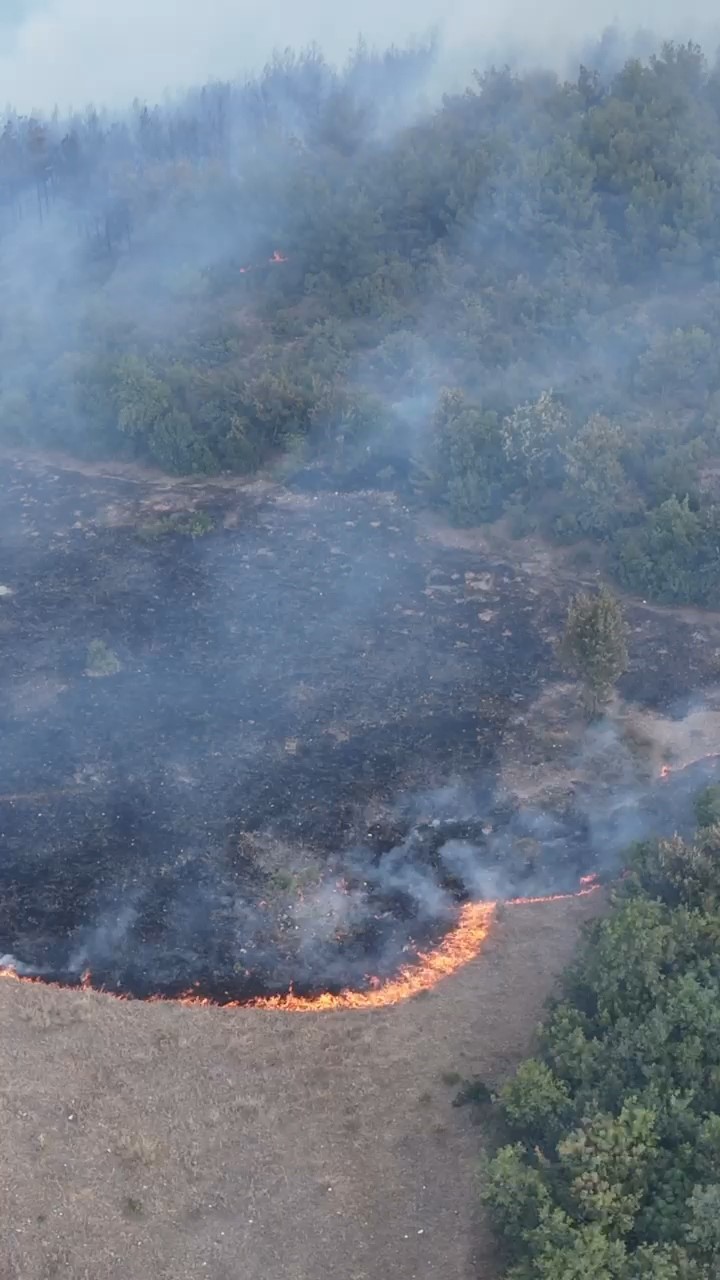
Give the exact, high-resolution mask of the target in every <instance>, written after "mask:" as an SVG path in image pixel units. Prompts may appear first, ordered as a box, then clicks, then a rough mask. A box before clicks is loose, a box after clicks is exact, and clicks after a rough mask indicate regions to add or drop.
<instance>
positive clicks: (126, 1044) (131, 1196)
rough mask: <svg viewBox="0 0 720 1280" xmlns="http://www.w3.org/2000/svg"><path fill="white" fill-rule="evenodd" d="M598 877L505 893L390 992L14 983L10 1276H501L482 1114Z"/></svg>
mask: <svg viewBox="0 0 720 1280" xmlns="http://www.w3.org/2000/svg"><path fill="white" fill-rule="evenodd" d="M601 905H602V903H601V898H600V895H595V896H593V897H591V898H587V899H573V900H570V901H561V902H555V903H549V904H543V905H532V906H523V907H513V908H511V909H507V910H506V912H505V913H504V915H503V917H502V918H501V919H500V920H499V921H498V922H497V923H496V925H495V928H494V930H493V933H492V935H491V937H490V939H489V941H488V943H487V944H486V949H485V951H484V952H483V953H482V954H481V955H480V956H478V958H477V959H476V960H475V961H473V962H472V963H470V964H469V965H468V966H467V967H466V968H465V969H464V970H462V971H461V972H460V973H459V974H457V975H456V976H454V977H453V978H450V979H447V980H446V981H445V982H444V983H441V984H440V985H439V986H438V987H437V988H436V989H435V990H434V991H432V992H430V993H429V994H428V995H427V996H425V997H418V998H417V999H415V1000H413V1001H410V1002H408V1003H406V1004H403V1005H399V1006H396V1007H395V1008H391V1009H388V1010H384V1011H379V1012H370V1013H367V1012H343V1013H330V1014H296V1015H292V1014H283V1013H267V1012H262V1011H257V1010H251V1009H246V1010H236V1011H230V1010H225V1011H223V1010H218V1009H208V1010H202V1009H201V1010H194V1009H185V1008H183V1007H182V1006H179V1005H174V1004H172V1003H164V1004H145V1003H130V1002H128V1003H123V1002H121V1001H117V1000H113V999H111V998H110V997H107V996H100V995H93V994H89V993H85V994H83V993H79V992H63V991H53V990H50V989H48V988H46V987H39V986H38V987H32V986H18V985H15V984H14V983H12V982H11V981H4V982H0V1018H1V1019H2V1025H3V1029H4V1034H3V1036H2V1041H1V1043H0V1078H1V1079H2V1087H1V1089H0V1104H1V1106H0V1159H1V1162H2V1169H3V1174H2V1188H1V1190H0V1205H1V1206H2V1207H1V1209H0V1214H1V1215H2V1230H1V1239H2V1243H1V1244H0V1276H2V1280H52V1278H53V1277H62V1278H63V1280H105V1277H112V1278H113V1280H190V1278H191V1277H192V1280H195V1277H199V1276H207V1277H209V1278H212V1280H340V1278H341V1277H342V1278H343V1280H386V1278H387V1277H388V1276H390V1275H392V1276H393V1280H428V1278H429V1277H432V1276H438V1277H442V1280H471V1278H472V1280H477V1277H482V1280H489V1277H490V1276H491V1275H493V1274H495V1272H494V1264H493V1257H492V1247H491V1242H490V1238H489V1236H488V1234H487V1231H486V1227H485V1224H484V1223H483V1221H482V1215H481V1213H480V1211H479V1209H478V1205H477V1199H476V1191H475V1183H476V1178H477V1172H476V1169H477V1162H478V1157H479V1154H480V1152H481V1150H482V1141H483V1138H482V1132H481V1130H480V1129H479V1128H478V1126H477V1124H476V1123H474V1121H473V1115H472V1108H468V1107H463V1108H454V1107H453V1106H452V1100H453V1096H454V1093H455V1088H454V1087H452V1086H451V1085H450V1084H448V1083H447V1082H445V1081H444V1080H443V1074H444V1073H449V1072H453V1071H458V1072H460V1073H462V1074H464V1075H468V1076H469V1075H473V1074H479V1075H481V1076H483V1078H484V1079H486V1080H487V1081H488V1082H490V1083H491V1084H495V1083H497V1082H499V1081H501V1080H502V1079H503V1078H505V1077H506V1076H507V1075H508V1073H509V1072H510V1071H511V1069H512V1067H513V1065H514V1064H515V1062H516V1061H517V1060H518V1059H519V1058H520V1057H521V1056H522V1055H523V1054H524V1053H525V1052H526V1051H527V1049H528V1046H529V1044H530V1041H531V1037H532V1033H533V1028H534V1026H535V1025H536V1023H537V1021H538V1019H539V1018H540V1016H541V1013H542V1006H543V1001H544V1000H545V998H546V997H547V995H548V994H549V992H550V991H551V989H552V987H553V983H554V980H555V978H556V975H557V974H558V972H559V971H560V970H561V969H562V967H563V966H564V965H565V964H566V963H567V961H568V958H569V956H570V955H571V953H572V950H573V947H574V946H575V943H576V939H577V935H578V930H579V929H580V926H581V923H582V921H583V920H584V919H586V918H588V916H590V915H592V914H593V913H595V912H596V911H597V910H599V909H600V908H601Z"/></svg>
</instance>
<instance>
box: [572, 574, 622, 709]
mask: <svg viewBox="0 0 720 1280" xmlns="http://www.w3.org/2000/svg"><path fill="white" fill-rule="evenodd" d="M626 633H627V629H626V626H625V619H624V617H623V612H622V608H621V606H620V604H619V602H618V601H617V600H616V599H615V597H614V596H613V595H612V594H611V593H610V592H609V591H608V590H607V588H606V587H602V588H601V590H600V591H599V592H598V593H597V595H588V594H586V593H585V592H582V593H581V594H580V595H577V596H575V597H574V598H573V600H572V601H571V602H570V606H569V608H568V612H567V619H566V621H565V631H564V634H563V638H562V642H561V645H560V653H561V657H562V659H563V661H564V662H565V664H566V665H567V666H568V667H569V668H570V669H571V670H573V671H575V672H576V673H577V675H578V676H579V677H580V679H581V680H582V682H583V686H584V695H585V702H586V705H587V708H588V711H589V712H590V713H591V714H592V715H596V714H597V712H598V711H599V710H600V708H601V707H603V706H604V705H605V703H606V702H608V700H609V698H610V695H611V693H612V689H613V685H614V684H615V683H616V681H617V680H619V678H620V676H621V675H622V674H623V672H624V671H626V670H627V665H628V653H627V645H626Z"/></svg>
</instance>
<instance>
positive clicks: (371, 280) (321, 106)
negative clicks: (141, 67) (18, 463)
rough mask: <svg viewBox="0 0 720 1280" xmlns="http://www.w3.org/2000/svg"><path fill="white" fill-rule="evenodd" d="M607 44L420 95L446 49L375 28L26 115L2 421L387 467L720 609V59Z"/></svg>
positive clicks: (149, 447) (3, 194)
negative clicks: (337, 58) (250, 68)
mask: <svg viewBox="0 0 720 1280" xmlns="http://www.w3.org/2000/svg"><path fill="white" fill-rule="evenodd" d="M607 53H608V46H607V42H606V43H605V45H604V46H602V47H601V49H600V55H601V56H598V58H597V59H596V66H595V67H594V66H593V65H588V66H582V67H580V68H579V70H578V73H577V75H576V77H575V78H574V79H572V80H568V81H561V80H559V79H558V78H557V76H555V75H553V74H550V73H544V72H539V71H538V72H524V73H522V74H516V73H514V72H513V71H511V70H509V69H499V70H490V71H487V72H485V73H483V74H478V75H477V76H476V77H475V79H474V81H473V83H472V84H471V85H470V86H469V87H468V88H467V90H466V91H465V92H463V93H459V94H455V95H452V96H448V97H446V98H445V99H443V101H442V102H441V103H440V104H439V105H437V106H436V107H434V108H433V109H432V110H425V111H420V110H419V108H418V94H419V93H420V92H421V86H422V84H423V83H424V79H425V76H426V74H427V70H428V67H429V65H430V63H431V60H432V58H433V48H432V46H430V45H428V46H427V47H425V46H422V47H420V46H418V47H415V48H412V49H407V50H397V49H391V50H389V51H388V52H387V53H385V54H383V55H379V54H375V53H373V52H371V51H369V50H368V49H366V48H365V47H363V46H362V45H360V46H359V47H358V48H357V50H356V53H355V55H354V56H353V58H352V59H351V60H350V62H349V63H348V65H347V66H346V67H345V68H344V69H343V70H342V71H338V70H336V69H334V68H333V67H331V66H329V65H328V64H327V63H326V62H325V61H324V59H323V58H322V56H321V55H320V54H319V53H318V52H317V51H315V50H310V51H309V52H306V53H305V54H303V55H301V56H293V55H287V56H286V57H284V58H281V59H276V60H275V61H274V62H273V63H272V64H271V65H270V66H269V67H268V68H267V69H266V71H265V72H264V73H263V75H262V76H260V77H259V78H258V79H256V80H254V81H252V82H243V83H238V84H211V85H207V86H205V87H204V88H202V89H200V90H198V91H196V92H193V93H189V94H187V95H185V96H184V97H182V98H179V99H177V100H175V101H173V102H170V103H168V104H166V105H165V106H163V107H154V108H150V107H147V106H144V105H142V104H139V103H136V104H135V105H134V106H133V108H132V109H131V110H129V111H128V112H127V114H125V115H124V116H119V117H116V118H110V117H108V116H105V115H103V114H101V113H99V112H98V111H95V110H89V111H87V112H85V113H84V114H82V115H78V116H75V117H73V118H71V119H63V118H60V117H59V116H57V115H55V116H53V117H52V118H47V119H45V118H39V117H31V118H30V117H20V116H17V115H12V114H10V115H8V117H7V118H6V120H5V122H4V125H3V127H2V131H1V133H0V274H1V278H2V295H1V296H2V309H1V311H0V432H1V433H2V438H3V439H4V440H5V442H7V443H9V444H11V445H12V444H14V445H18V444H26V445H27V444H30V445H33V446H37V445H42V446H45V447H53V448H61V449H66V450H69V451H73V452H75V453H81V454H85V455H91V456H118V457H135V458H139V459H145V460H149V461H152V462H154V463H156V464H159V465H160V466H161V467H163V468H166V469H169V470H172V471H175V472H178V473H184V472H200V473H213V472H216V471H219V470H231V471H236V472H238V473H241V474H242V473H247V472H251V471H252V470H254V469H256V468H257V467H258V466H261V465H265V464H267V463H268V462H270V461H274V460H277V459H279V458H280V457H287V456H288V455H289V456H290V457H292V458H305V459H308V460H312V459H314V458H321V459H322V460H323V465H324V466H325V467H326V468H328V469H330V470H331V471H332V473H333V475H334V476H335V477H336V478H337V479H338V480H339V481H343V482H345V483H352V478H353V476H355V475H361V476H362V477H363V478H364V480H365V481H367V475H368V470H367V468H368V465H371V464H372V460H373V459H377V461H378V474H380V475H385V474H387V475H389V476H390V477H391V482H393V483H395V482H397V480H398V478H399V477H400V475H404V476H408V475H409V476H410V478H411V480H412V482H413V484H414V485H415V487H416V488H417V489H418V490H419V491H420V492H421V493H422V494H423V497H424V499H425V500H432V501H434V502H437V503H439V504H443V505H444V506H445V507H446V508H447V509H448V510H449V512H450V513H451V515H452V517H453V518H454V519H455V520H458V521H462V522H466V523H477V522H479V521H484V520H488V519H493V518H495V517H496V516H499V515H500V514H502V513H503V512H506V513H509V515H510V517H511V520H512V522H513V523H514V524H515V525H516V526H517V528H518V531H519V532H522V531H526V530H529V529H531V528H534V527H538V528H540V529H542V530H543V531H544V532H546V533H549V534H551V535H552V536H554V537H558V538H564V539H569V540H577V539H580V538H583V539H588V538H589V539H596V540H599V541H601V542H602V543H604V544H607V548H608V560H609V563H611V564H612V566H613V567H614V571H615V573H616V575H617V577H618V578H619V580H620V581H621V583H623V584H625V585H627V586H629V587H630V588H632V589H635V590H639V591H642V592H643V593H645V594H651V595H654V596H656V597H657V598H659V599H665V600H674V601H683V600H696V601H699V602H701V603H706V604H717V603H719V602H720V573H719V572H718V537H719V534H720V507H719V506H718V503H717V497H718V495H717V492H716V490H717V487H718V483H719V479H720V469H719V464H720V436H719V428H720V363H719V362H718V360H717V357H716V350H715V349H716V343H717V340H718V334H719V332H720V281H719V278H718V272H719V268H720V219H718V216H717V209H718V199H719V196H720V67H719V66H718V65H717V64H715V65H713V64H711V63H709V62H708V60H706V58H705V56H704V55H703V53H702V51H701V50H700V48H698V47H697V46H696V45H694V44H692V43H688V44H685V45H665V46H664V47H662V48H661V49H659V50H658V51H657V52H656V53H655V54H651V55H650V56H649V57H647V58H645V59H639V58H632V59H630V60H629V61H626V62H625V63H624V64H622V65H615V66H614V69H613V59H612V57H608V56H607ZM361 464H362V465H361ZM381 464H382V465H381ZM408 464H411V465H408Z"/></svg>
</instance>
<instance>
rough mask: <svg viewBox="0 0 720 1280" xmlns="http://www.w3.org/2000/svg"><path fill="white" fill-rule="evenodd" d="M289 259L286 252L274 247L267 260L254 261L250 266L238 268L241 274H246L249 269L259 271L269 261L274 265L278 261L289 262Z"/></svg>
mask: <svg viewBox="0 0 720 1280" xmlns="http://www.w3.org/2000/svg"><path fill="white" fill-rule="evenodd" d="M287 260H288V258H287V254H286V253H281V252H280V250H279V249H273V251H272V254H271V256H270V257H269V258H267V259H266V260H265V262H253V263H251V264H250V266H248V267H239V268H238V270H239V273H240V275H241V276H246V275H247V273H248V271H257V269H258V267H266V266H267V265H268V263H269V264H270V265H271V266H274V265H275V264H276V263H278V262H287Z"/></svg>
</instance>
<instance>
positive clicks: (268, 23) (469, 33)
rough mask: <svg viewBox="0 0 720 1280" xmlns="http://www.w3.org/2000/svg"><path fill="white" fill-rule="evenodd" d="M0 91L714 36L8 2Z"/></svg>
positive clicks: (415, 14)
mask: <svg viewBox="0 0 720 1280" xmlns="http://www.w3.org/2000/svg"><path fill="white" fill-rule="evenodd" d="M0 11H2V15H3V18H4V21H3V24H2V26H0V85H1V86H2V88H1V89H0V92H1V93H2V94H3V96H4V99H5V101H6V102H11V103H12V104H13V105H14V106H16V107H17V108H18V109H20V110H25V111H26V110H29V109H30V108H32V107H33V106H37V107H43V108H47V107H52V106H53V105H55V104H56V103H57V104H59V105H60V106H62V107H64V106H67V105H69V104H72V105H75V106H83V105H84V104H86V103H87V102H88V101H93V102H95V103H96V104H98V105H101V104H107V105H118V104H120V103H124V102H127V101H129V100H130V99H132V98H133V97H135V96H139V97H149V98H153V97H160V96H162V94H163V92H164V90H166V89H176V88H179V87H183V86H186V85H189V84H191V83H194V82H197V81H199V80H204V79H207V78H211V77H228V76H233V75H237V74H238V73H240V72H242V71H244V70H249V69H252V68H254V67H257V65H258V64H259V63H262V62H263V61H265V59H266V58H267V57H268V56H270V54H271V53H272V51H273V49H274V48H277V47H280V48H283V47H286V46H287V45H292V46H294V47H296V48H297V47H299V46H302V45H304V44H309V43H310V42H312V41H315V42H317V43H318V44H320V45H321V46H322V47H323V49H324V50H325V51H326V52H327V53H328V55H330V56H332V57H333V58H342V57H343V56H344V54H345V53H346V51H347V50H348V48H349V47H350V46H351V45H353V44H354V43H355V40H356V37H357V36H358V34H359V33H360V32H361V31H362V33H363V34H364V35H365V36H366V37H367V38H368V40H369V41H370V42H371V43H378V44H386V43H390V42H392V41H396V42H403V41H405V40H406V39H408V38H409V37H411V36H413V35H423V34H425V33H427V31H428V30H429V29H430V28H431V27H432V26H437V27H439V28H440V29H441V31H442V35H443V38H444V41H445V44H446V45H447V46H449V47H450V48H451V49H452V48H454V47H457V48H459V49H464V50H465V51H466V50H467V47H468V45H471V46H472V47H473V48H475V47H476V48H477V49H478V54H479V56H478V62H480V61H481V60H482V50H483V47H485V48H487V45H488V43H491V44H493V45H495V46H499V47H502V44H503V43H504V42H505V41H506V40H507V39H508V38H509V37H514V41H516V40H518V39H522V40H524V41H527V43H528V45H529V47H530V48H531V49H532V51H533V53H534V54H536V55H537V56H538V57H542V58H544V59H548V58H552V50H553V49H555V51H556V53H557V52H558V51H560V50H562V51H563V52H567V51H568V49H569V47H570V46H572V45H573V44H574V43H575V42H576V41H578V40H580V39H582V38H583V37H592V36H594V35H599V34H600V32H601V31H602V29H603V27H605V26H607V25H609V24H611V23H613V22H615V21H620V22H621V24H622V27H623V29H624V30H625V31H632V30H633V29H635V28H637V27H639V26H646V27H651V28H652V29H653V31H656V32H659V33H660V34H662V35H679V36H680V37H682V38H688V37H694V38H707V30H708V25H709V23H710V22H711V21H714V20H715V13H716V12H717V10H716V9H715V6H714V5H713V4H712V3H711V0H685V2H684V3H683V4H682V5H680V4H678V0H623V3H622V4H619V3H618V0H587V2H586V3H585V4H578V3H577V0H543V3H542V4H541V3H538V0H507V3H506V4H505V5H504V6H503V5H500V4H498V3H497V0H492V2H491V0H395V2H394V3H393V0H363V3H362V4H357V5H353V4H350V5H347V6H344V5H342V4H341V3H339V0H0Z"/></svg>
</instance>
